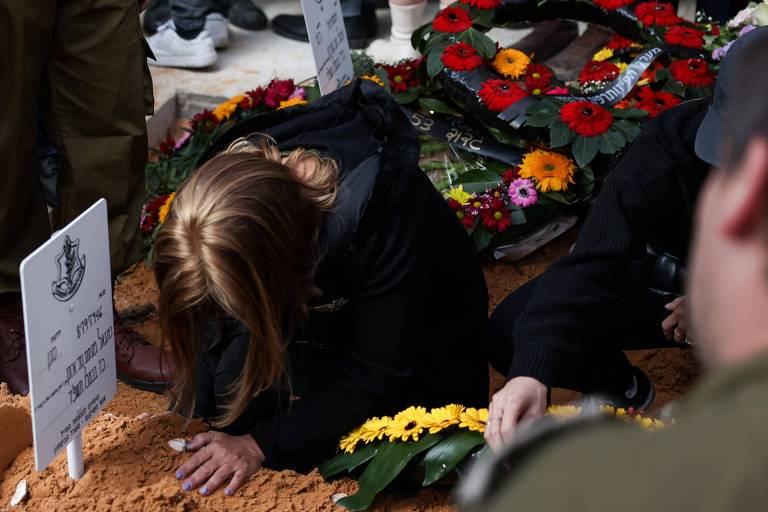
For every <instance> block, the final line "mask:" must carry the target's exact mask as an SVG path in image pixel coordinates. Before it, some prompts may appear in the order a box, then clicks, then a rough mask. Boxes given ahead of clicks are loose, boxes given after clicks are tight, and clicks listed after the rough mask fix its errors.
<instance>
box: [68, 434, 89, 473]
mask: <svg viewBox="0 0 768 512" xmlns="http://www.w3.org/2000/svg"><path fill="white" fill-rule="evenodd" d="M67 467H68V468H69V478H71V479H72V480H80V479H81V478H83V474H84V473H85V464H84V463H83V434H82V433H81V432H78V433H77V434H76V435H75V436H74V438H73V439H72V440H71V441H70V442H69V444H68V445H67Z"/></svg>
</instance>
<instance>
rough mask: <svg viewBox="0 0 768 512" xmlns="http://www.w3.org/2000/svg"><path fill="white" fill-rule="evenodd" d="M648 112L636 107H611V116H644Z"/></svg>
mask: <svg viewBox="0 0 768 512" xmlns="http://www.w3.org/2000/svg"><path fill="white" fill-rule="evenodd" d="M647 115H648V112H647V111H645V110H641V109H638V108H615V109H613V117H622V118H623V117H645V116H647Z"/></svg>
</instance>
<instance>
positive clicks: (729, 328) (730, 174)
mask: <svg viewBox="0 0 768 512" xmlns="http://www.w3.org/2000/svg"><path fill="white" fill-rule="evenodd" d="M743 58H744V60H743V61H742V64H740V65H739V72H738V74H737V79H736V80H734V82H733V87H734V89H733V94H732V100H731V104H730V106H729V110H730V115H727V116H726V125H725V126H726V127H727V129H725V130H724V131H723V133H724V134H725V137H724V140H725V142H726V145H725V146H724V147H725V149H726V151H725V152H724V153H723V158H722V159H721V160H722V163H723V165H722V168H719V169H715V170H713V171H711V173H710V176H709V178H708V179H707V182H706V184H705V186H704V187H703V189H702V191H701V194H700V198H699V201H698V205H697V208H696V210H697V211H696V217H695V233H694V236H693V244H692V250H691V269H690V275H689V277H690V279H689V281H688V284H687V287H688V292H689V297H690V312H691V314H690V316H691V326H692V328H693V329H694V330H695V332H696V351H697V352H698V355H699V356H700V358H701V359H702V361H703V362H704V364H705V367H706V369H707V371H708V373H709V375H707V376H706V379H705V380H704V381H702V382H701V384H700V385H699V386H698V387H697V388H696V389H695V390H694V391H692V392H691V395H690V396H689V397H688V398H687V399H686V400H685V401H684V403H682V404H681V405H680V408H679V410H678V412H677V413H676V414H675V416H676V418H675V422H674V424H672V425H670V426H668V427H667V428H665V429H661V430H659V431H656V432H643V431H640V429H639V428H638V427H637V426H636V425H628V424H621V423H619V422H615V421H612V420H605V421H604V422H602V424H601V425H600V426H595V425H593V426H592V427H591V428H590V427H588V426H586V425H582V426H581V427H578V426H576V425H574V426H573V427H570V428H569V427H567V426H564V427H563V428H561V430H560V432H559V434H560V435H557V434H556V433H553V432H552V431H550V432H549V434H547V436H548V438H549V440H548V441H545V440H544V438H542V437H539V438H538V440H537V439H531V440H530V441H529V442H527V443H523V444H521V445H519V446H515V447H513V448H512V449H511V450H510V451H509V453H507V454H506V456H505V457H504V460H507V461H510V463H511V464H512V466H511V472H512V474H511V475H510V477H509V478H507V479H504V480H501V482H502V483H501V485H500V486H499V487H498V491H497V492H496V493H495V495H492V496H488V499H487V500H486V501H485V502H483V503H477V504H476V506H471V507H467V508H465V509H464V510H482V511H484V512H485V511H490V512H496V511H507V510H535V511H537V512H549V511H566V510H567V511H573V512H577V511H590V512H591V511H596V510H622V511H624V512H640V511H649V510H662V511H664V510H667V511H677V510H696V511H697V512H710V511H712V512H714V511H722V510H765V507H766V505H765V504H766V486H765V472H766V468H768V438H766V435H765V426H766V424H768V403H766V400H765V397H766V395H768V316H767V315H766V311H768V98H766V95H765V91H766V90H768V68H766V67H765V66H764V62H765V48H764V47H762V48H759V47H757V48H752V49H750V51H749V52H748V53H746V54H745V56H744V57H743ZM566 424H567V422H566ZM537 428H538V425H536V426H534V427H531V430H530V431H529V432H530V433H531V434H533V433H534V431H536V430H537ZM542 433H543V432H542ZM553 491H555V492H553Z"/></svg>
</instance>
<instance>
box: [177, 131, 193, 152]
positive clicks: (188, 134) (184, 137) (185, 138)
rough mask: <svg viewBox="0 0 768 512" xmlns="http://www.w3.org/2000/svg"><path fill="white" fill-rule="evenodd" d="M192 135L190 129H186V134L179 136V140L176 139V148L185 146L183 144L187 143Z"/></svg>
mask: <svg viewBox="0 0 768 512" xmlns="http://www.w3.org/2000/svg"><path fill="white" fill-rule="evenodd" d="M191 136H192V132H190V131H185V132H184V135H182V136H181V137H179V140H177V141H176V145H175V148H176V149H180V148H181V146H183V145H184V143H185V142H187V141H188V140H189V138H190V137H191Z"/></svg>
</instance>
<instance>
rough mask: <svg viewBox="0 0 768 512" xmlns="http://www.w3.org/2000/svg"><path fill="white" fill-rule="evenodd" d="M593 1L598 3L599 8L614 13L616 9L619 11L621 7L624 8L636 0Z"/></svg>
mask: <svg viewBox="0 0 768 512" xmlns="http://www.w3.org/2000/svg"><path fill="white" fill-rule="evenodd" d="M592 1H593V2H594V3H596V4H597V5H598V6H600V7H602V8H603V9H607V10H609V11H612V10H614V9H618V8H619V7H624V6H625V5H629V4H631V3H632V2H634V1H635V0H592Z"/></svg>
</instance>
